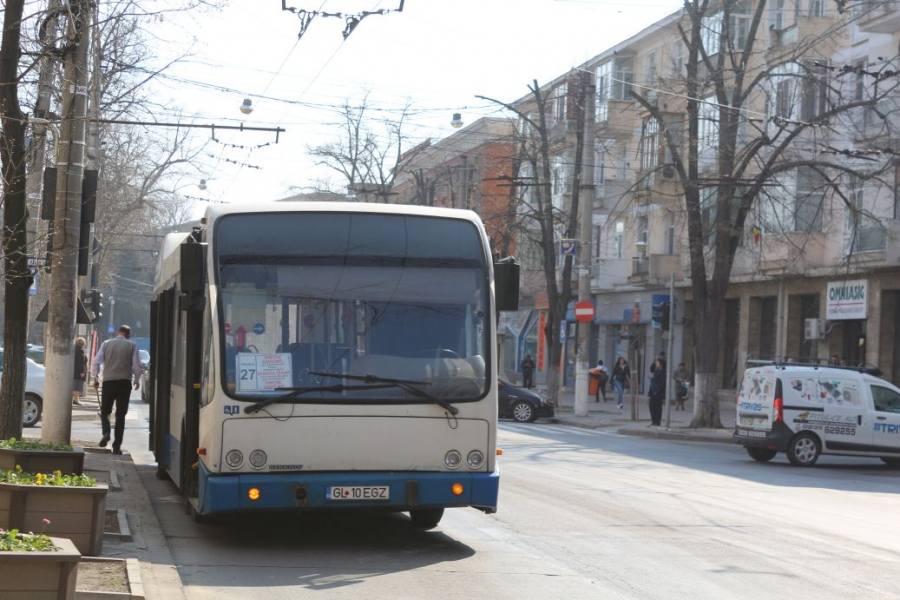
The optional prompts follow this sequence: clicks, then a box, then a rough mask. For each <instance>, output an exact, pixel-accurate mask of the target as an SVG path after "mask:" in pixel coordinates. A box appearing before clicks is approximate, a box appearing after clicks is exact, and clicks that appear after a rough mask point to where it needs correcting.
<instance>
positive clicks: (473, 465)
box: [466, 450, 484, 469]
mask: <svg viewBox="0 0 900 600" xmlns="http://www.w3.org/2000/svg"><path fill="white" fill-rule="evenodd" d="M483 462H484V452H482V451H481V450H472V451H471V452H469V456H467V457H466V463H468V465H469V468H470V469H477V468H478V467H480V466H481V464H482V463H483Z"/></svg>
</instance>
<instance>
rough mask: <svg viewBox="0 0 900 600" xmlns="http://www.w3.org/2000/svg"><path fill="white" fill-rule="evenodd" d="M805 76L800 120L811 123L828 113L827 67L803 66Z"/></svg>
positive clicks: (801, 96)
mask: <svg viewBox="0 0 900 600" xmlns="http://www.w3.org/2000/svg"><path fill="white" fill-rule="evenodd" d="M803 69H804V76H803V82H802V90H801V94H800V118H801V119H803V120H804V121H810V120H812V119H814V118H816V117H818V116H819V115H821V114H823V113H824V112H825V111H826V101H827V99H828V77H827V67H826V66H825V65H819V64H812V63H810V64H806V65H803Z"/></svg>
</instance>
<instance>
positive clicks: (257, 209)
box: [154, 202, 484, 293]
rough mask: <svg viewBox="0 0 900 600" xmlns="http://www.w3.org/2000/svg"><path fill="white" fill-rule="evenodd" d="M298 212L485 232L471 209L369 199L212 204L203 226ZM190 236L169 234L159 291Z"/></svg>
mask: <svg viewBox="0 0 900 600" xmlns="http://www.w3.org/2000/svg"><path fill="white" fill-rule="evenodd" d="M299 212H347V213H377V214H392V215H413V216H421V217H440V218H451V219H462V220H465V221H470V222H472V223H474V224H475V225H476V227H478V229H479V231H481V232H482V234H481V235H484V224H483V223H482V221H481V218H480V217H479V216H478V214H477V213H475V212H474V211H471V210H462V209H458V208H434V207H430V206H416V205H411V204H379V203H369V202H243V203H234V204H218V205H210V206H209V207H208V208H207V209H206V213H205V214H204V216H203V219H202V220H201V224H202V225H203V226H204V227H210V226H211V225H213V224H214V223H215V221H216V219H219V218H221V217H224V216H226V215H236V214H255V213H299ZM189 235H190V234H189V233H183V232H182V233H170V234H168V235H166V237H165V240H164V241H163V247H162V252H160V255H159V264H158V265H157V269H156V285H155V286H154V289H155V290H156V292H157V293H159V292H160V291H161V290H162V288H163V287H167V286H169V285H171V283H170V280H171V279H172V278H173V277H174V276H175V275H176V274H177V273H178V272H179V270H180V268H181V265H180V262H181V256H180V254H179V253H178V247H179V246H180V245H181V243H182V242H184V240H185V239H186V238H187V237H188V236H189Z"/></svg>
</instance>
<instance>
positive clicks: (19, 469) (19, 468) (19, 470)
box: [16, 465, 22, 473]
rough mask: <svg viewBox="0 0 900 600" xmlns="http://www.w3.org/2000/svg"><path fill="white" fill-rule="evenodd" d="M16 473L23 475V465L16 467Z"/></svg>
mask: <svg viewBox="0 0 900 600" xmlns="http://www.w3.org/2000/svg"><path fill="white" fill-rule="evenodd" d="M16 471H18V472H19V473H21V472H22V465H16Z"/></svg>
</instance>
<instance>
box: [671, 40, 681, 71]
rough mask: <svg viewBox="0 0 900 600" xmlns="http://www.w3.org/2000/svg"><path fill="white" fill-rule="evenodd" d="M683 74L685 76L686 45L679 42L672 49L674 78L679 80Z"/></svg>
mask: <svg viewBox="0 0 900 600" xmlns="http://www.w3.org/2000/svg"><path fill="white" fill-rule="evenodd" d="M682 74H684V43H683V42H682V41H681V40H678V41H677V42H675V46H674V47H673V48H672V77H674V78H676V79H677V78H679V77H681V76H682Z"/></svg>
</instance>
